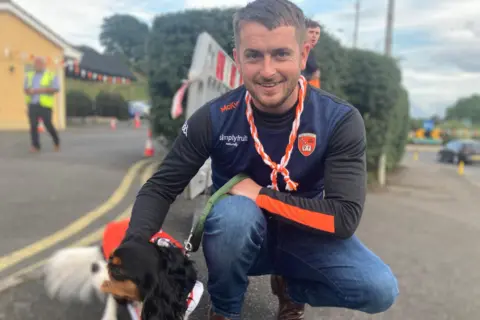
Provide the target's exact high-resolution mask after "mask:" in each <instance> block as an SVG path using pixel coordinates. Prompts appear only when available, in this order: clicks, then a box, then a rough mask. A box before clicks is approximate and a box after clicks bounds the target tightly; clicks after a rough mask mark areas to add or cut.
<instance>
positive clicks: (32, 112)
mask: <svg viewBox="0 0 480 320" xmlns="http://www.w3.org/2000/svg"><path fill="white" fill-rule="evenodd" d="M40 118H41V119H42V120H43V124H44V125H45V128H46V129H47V131H48V133H50V135H51V136H52V139H53V143H54V144H55V145H56V146H58V145H59V144H60V139H59V138H58V134H57V130H55V128H54V127H53V124H52V109H50V108H45V107H42V106H41V105H39V104H30V105H29V106H28V119H29V120H30V136H31V139H32V146H34V147H35V148H37V149H40V140H39V137H38V129H37V127H38V119H40Z"/></svg>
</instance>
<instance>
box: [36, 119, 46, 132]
mask: <svg viewBox="0 0 480 320" xmlns="http://www.w3.org/2000/svg"><path fill="white" fill-rule="evenodd" d="M37 131H38V133H44V132H45V126H44V125H43V119H42V118H38V125H37Z"/></svg>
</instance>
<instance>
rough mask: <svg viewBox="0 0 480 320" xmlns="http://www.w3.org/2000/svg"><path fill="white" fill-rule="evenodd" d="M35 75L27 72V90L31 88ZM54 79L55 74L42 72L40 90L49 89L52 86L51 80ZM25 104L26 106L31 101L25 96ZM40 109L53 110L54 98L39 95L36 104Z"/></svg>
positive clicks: (51, 95)
mask: <svg viewBox="0 0 480 320" xmlns="http://www.w3.org/2000/svg"><path fill="white" fill-rule="evenodd" d="M34 75H35V71H29V72H28V73H27V80H28V82H27V84H28V88H31V87H32V82H33V76H34ZM54 78H55V74H54V73H53V72H50V71H45V72H43V76H42V79H41V80H40V86H41V87H42V88H49V87H50V86H51V85H52V82H53V79H54ZM25 99H26V102H27V104H29V103H30V101H31V100H32V97H31V96H29V95H27V96H26V98H25ZM38 103H39V104H40V105H41V106H42V107H45V108H53V105H54V103H55V96H54V95H53V94H41V95H40V98H39V102H38Z"/></svg>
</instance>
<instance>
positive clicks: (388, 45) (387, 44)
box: [385, 0, 395, 56]
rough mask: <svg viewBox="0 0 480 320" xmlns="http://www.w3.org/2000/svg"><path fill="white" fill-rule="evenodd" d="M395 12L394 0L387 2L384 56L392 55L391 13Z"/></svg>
mask: <svg viewBox="0 0 480 320" xmlns="http://www.w3.org/2000/svg"><path fill="white" fill-rule="evenodd" d="M394 11H395V0H388V8H387V28H386V32H385V55H387V56H391V55H392V38H393V13H394Z"/></svg>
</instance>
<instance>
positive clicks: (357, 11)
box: [353, 0, 360, 49]
mask: <svg viewBox="0 0 480 320" xmlns="http://www.w3.org/2000/svg"><path fill="white" fill-rule="evenodd" d="M359 20H360V0H356V1H355V27H354V29H353V48H354V49H355V48H356V47H357V41H358V23H359Z"/></svg>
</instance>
